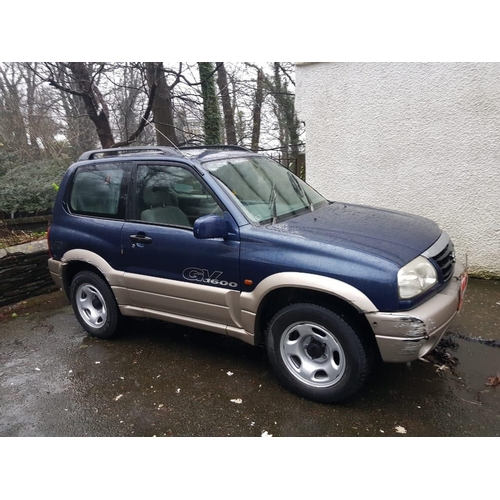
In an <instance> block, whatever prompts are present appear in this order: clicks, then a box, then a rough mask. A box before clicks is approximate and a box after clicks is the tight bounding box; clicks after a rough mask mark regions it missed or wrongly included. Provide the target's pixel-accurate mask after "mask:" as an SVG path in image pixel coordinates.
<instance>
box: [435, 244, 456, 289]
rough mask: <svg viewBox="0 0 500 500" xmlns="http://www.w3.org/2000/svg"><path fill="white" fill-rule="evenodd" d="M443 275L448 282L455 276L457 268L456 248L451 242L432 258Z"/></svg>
mask: <svg viewBox="0 0 500 500" xmlns="http://www.w3.org/2000/svg"><path fill="white" fill-rule="evenodd" d="M431 259H432V260H434V262H435V263H436V264H437V266H438V267H439V269H441V273H442V275H443V280H444V281H448V280H449V279H450V278H451V277H452V275H453V269H454V267H455V248H454V246H453V242H452V241H451V240H449V242H448V244H447V245H446V247H445V248H444V249H443V250H442V251H441V252H439V253H438V254H437V255H434V256H431Z"/></svg>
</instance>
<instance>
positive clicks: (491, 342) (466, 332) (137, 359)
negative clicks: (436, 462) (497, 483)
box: [0, 280, 500, 436]
mask: <svg viewBox="0 0 500 500" xmlns="http://www.w3.org/2000/svg"><path fill="white" fill-rule="evenodd" d="M1 314H2V315H0V404H1V406H0V436H261V435H262V434H266V433H267V435H273V436H498V435H500V386H498V387H494V386H490V385H487V384H488V383H491V382H492V380H493V379H492V378H490V377H496V376H497V375H500V348H499V347H498V345H500V342H498V341H499V340H500V332H499V328H498V327H499V323H500V321H499V317H500V282H495V281H490V282H483V281H478V280H471V284H470V288H469V294H468V296H467V301H466V303H465V308H464V311H463V314H462V317H461V318H457V320H455V321H454V323H453V325H452V328H451V330H452V331H453V332H455V335H449V336H447V344H446V345H447V346H448V347H447V348H446V349H445V350H444V349H443V350H442V351H441V356H439V357H435V358H433V359H428V360H426V361H422V360H419V361H415V362H413V363H411V364H410V365H382V366H381V367H378V368H377V369H376V371H375V373H374V374H373V376H372V378H371V380H370V382H369V383H368V385H367V386H366V388H365V389H364V391H363V392H362V393H361V395H360V396H359V397H358V398H357V399H356V400H354V401H350V402H349V403H347V404H343V405H338V406H334V405H324V404H319V403H313V402H311V401H307V400H304V399H302V398H300V397H297V396H295V395H294V394H291V393H289V392H288V391H287V390H285V389H283V388H282V387H281V386H280V385H279V384H278V382H277V381H276V378H275V376H274V374H273V372H272V370H271V367H270V365H269V363H268V362H267V359H266V355H265V351H264V350H263V349H260V348H254V347H251V346H249V345H247V344H244V343H243V342H241V341H238V340H235V339H230V338H226V337H222V336H219V335H216V334H213V333H209V332H203V331H199V330H193V329H190V328H184V327H180V326H173V325H169V324H166V323H160V322H155V321H149V320H128V321H127V322H126V327H125V330H124V332H123V334H122V335H121V336H120V337H119V338H117V339H116V340H110V341H105V340H98V339H94V338H91V337H89V336H88V335H87V334H86V333H85V332H84V331H83V329H82V328H81V327H80V325H79V324H78V323H77V321H76V319H75V318H74V316H73V313H72V310H71V307H70V306H69V305H68V304H67V302H66V300H65V298H64V297H63V296H62V294H61V293H60V292H56V293H53V294H50V295H46V296H44V297H41V298H37V299H33V300H30V301H28V303H27V304H22V305H21V306H19V307H16V308H14V309H9V310H7V309H5V308H4V309H3V310H2V311H1ZM13 314H14V317H13V316H12V315H13ZM472 337H474V339H472V340H471V339H470V338H472ZM477 337H480V338H477Z"/></svg>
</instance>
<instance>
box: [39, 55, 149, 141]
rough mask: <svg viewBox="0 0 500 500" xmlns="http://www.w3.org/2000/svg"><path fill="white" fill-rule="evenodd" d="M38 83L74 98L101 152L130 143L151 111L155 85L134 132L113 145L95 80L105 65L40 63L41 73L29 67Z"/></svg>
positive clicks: (107, 119) (146, 121)
mask: <svg viewBox="0 0 500 500" xmlns="http://www.w3.org/2000/svg"><path fill="white" fill-rule="evenodd" d="M31 69H32V71H33V72H35V73H36V74H37V75H38V76H39V77H40V78H42V80H44V81H46V82H48V83H49V85H51V86H52V87H54V88H57V89H59V90H61V91H63V92H66V93H68V94H71V95H73V96H78V97H79V98H80V99H81V100H82V102H83V104H84V107H85V111H86V113H87V115H88V117H89V118H90V120H91V121H92V123H93V124H94V126H95V129H96V132H97V136H98V138H99V142H100V143H101V145H102V147H103V148H111V147H118V146H126V145H128V144H131V143H132V142H134V141H135V140H136V139H137V138H138V137H139V135H140V134H141V132H142V131H143V130H144V127H145V126H146V125H147V123H148V118H149V116H150V114H151V110H152V107H153V100H154V95H155V91H156V83H155V82H153V83H152V85H151V87H150V91H149V97H148V103H147V107H146V110H145V112H144V114H143V116H142V117H141V119H140V120H139V123H138V126H137V129H136V130H135V131H134V132H132V133H131V134H130V135H129V136H128V137H126V138H125V139H124V140H122V141H118V142H117V141H115V138H114V134H113V131H112V128H111V122H110V112H109V107H108V104H107V102H106V100H105V99H104V97H103V94H102V93H101V90H100V89H99V86H98V77H99V76H100V75H101V74H102V73H104V72H105V70H106V63H99V64H94V63H83V62H68V63H63V62H61V63H44V68H43V70H41V71H38V70H37V69H35V68H33V67H31Z"/></svg>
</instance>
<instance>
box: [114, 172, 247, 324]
mask: <svg viewBox="0 0 500 500" xmlns="http://www.w3.org/2000/svg"><path fill="white" fill-rule="evenodd" d="M132 194H133V196H132V197H133V200H132V203H131V205H130V211H129V214H128V215H129V216H128V217H127V221H126V222H125V224H124V226H123V230H122V239H121V242H122V249H123V257H124V271H125V274H124V284H125V287H126V288H127V289H128V297H129V301H130V307H136V308H141V309H143V311H144V312H145V313H146V315H148V311H149V312H150V313H151V314H149V315H151V316H153V317H155V313H161V314H164V315H167V317H170V318H171V319H173V320H177V322H180V323H183V322H184V323H185V324H193V323H192V321H191V320H194V321H195V322H203V327H204V328H205V329H212V330H215V331H219V330H220V328H221V325H230V326H238V320H237V318H236V317H235V316H234V313H233V312H232V311H231V310H230V304H231V303H233V302H234V301H233V299H232V298H231V295H234V294H237V295H239V292H240V283H239V249H240V242H239V231H238V227H237V225H236V223H235V222H234V220H233V219H232V218H231V216H230V215H229V213H228V212H225V211H224V207H223V206H221V204H220V203H219V202H218V201H217V199H216V197H215V196H214V194H213V193H212V192H211V191H210V189H209V188H208V187H207V186H206V184H205V183H204V182H203V179H202V177H201V176H199V174H197V173H196V172H195V171H194V170H191V169H190V168H188V167H186V166H184V165H179V164H166V163H164V162H143V163H138V164H137V167H136V169H135V171H134V181H133V183H132ZM208 214H217V215H220V216H222V217H224V218H225V219H226V221H227V224H228V227H229V228H230V234H229V236H228V237H226V238H224V239H223V238H218V239H206V240H200V239H197V238H195V236H194V234H193V229H192V226H193V223H194V221H195V220H196V219H197V218H198V217H201V216H203V215H208ZM183 320H185V321H183ZM211 325H212V326H213V328H210V326H211Z"/></svg>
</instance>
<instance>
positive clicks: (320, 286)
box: [241, 273, 378, 345]
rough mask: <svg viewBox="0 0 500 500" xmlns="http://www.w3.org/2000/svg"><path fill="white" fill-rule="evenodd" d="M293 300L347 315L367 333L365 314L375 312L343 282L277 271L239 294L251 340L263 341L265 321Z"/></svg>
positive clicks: (355, 289)
mask: <svg viewBox="0 0 500 500" xmlns="http://www.w3.org/2000/svg"><path fill="white" fill-rule="evenodd" d="M297 302H310V303H315V304H319V305H322V306H324V307H326V308H328V309H331V310H334V311H336V312H338V313H341V314H343V315H345V316H349V317H350V318H352V319H353V320H354V321H356V322H357V323H358V324H359V325H360V326H362V327H363V328H366V327H368V328H369V330H370V332H372V330H371V327H370V326H369V324H368V322H367V320H366V318H365V313H367V312H372V311H378V309H377V308H376V306H375V305H374V304H373V302H372V301H371V300H370V299H369V298H368V297H367V296H366V295H365V294H364V293H363V292H361V291H360V290H358V289H357V288H355V287H353V286H352V285H349V284H348V283H345V282H343V281H340V280H336V279H333V278H328V277H325V276H318V275H311V274H305V273H279V274H277V275H272V276H270V277H268V278H266V279H265V280H263V281H262V282H261V283H259V285H258V286H257V287H256V288H255V290H254V291H253V292H251V293H242V295H241V306H242V310H243V311H244V312H248V313H249V316H247V317H249V318H251V320H250V321H251V322H253V324H252V325H251V327H252V330H253V333H254V335H255V342H254V343H255V344H256V345H258V344H262V343H264V342H265V331H266V328H267V324H268V323H269V320H270V319H271V317H272V316H273V315H274V314H275V313H276V312H277V311H278V310H279V309H281V308H283V307H285V306H286V305H288V304H292V303H297ZM248 326H249V327H250V325H248Z"/></svg>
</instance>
